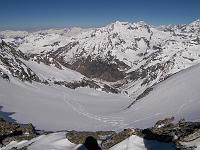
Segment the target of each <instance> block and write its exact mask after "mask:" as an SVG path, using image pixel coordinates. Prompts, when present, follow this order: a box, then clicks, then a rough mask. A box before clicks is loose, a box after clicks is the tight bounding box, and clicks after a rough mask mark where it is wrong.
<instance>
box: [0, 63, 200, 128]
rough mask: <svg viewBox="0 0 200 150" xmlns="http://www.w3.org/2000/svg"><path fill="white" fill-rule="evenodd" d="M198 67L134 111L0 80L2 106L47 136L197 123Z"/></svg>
mask: <svg viewBox="0 0 200 150" xmlns="http://www.w3.org/2000/svg"><path fill="white" fill-rule="evenodd" d="M199 76H200V66H199V65H197V66H195V67H192V68H189V69H187V70H185V71H182V72H180V73H178V74H176V75H174V76H172V77H171V78H169V79H167V80H166V81H164V82H162V83H160V84H158V85H157V86H155V87H154V90H153V91H152V92H150V94H149V95H147V96H146V97H144V98H143V99H141V100H139V101H138V102H137V103H136V104H134V105H133V106H132V107H131V108H129V109H125V108H126V107H127V106H128V105H129V104H130V103H131V102H132V101H131V100H130V99H129V98H128V97H126V96H123V95H115V94H108V93H105V92H101V91H96V90H94V89H90V88H79V89H76V90H71V89H68V88H64V87H60V86H46V85H42V84H37V83H33V84H30V83H22V82H21V81H18V80H15V79H12V80H11V82H10V83H9V82H6V81H3V80H2V79H1V80H0V85H1V86H0V105H2V106H3V111H8V112H9V111H11V112H16V113H15V114H13V115H12V117H13V118H14V119H16V120H17V121H18V122H21V123H28V122H31V123H33V124H34V125H35V126H36V127H37V128H38V129H45V130H63V129H65V130H72V129H74V130H122V129H124V128H128V127H140V128H143V127H150V126H152V125H153V124H154V123H155V122H156V121H157V120H159V119H163V118H165V117H171V116H175V117H176V119H177V120H178V119H180V118H185V119H186V120H190V121H199V120H200V118H199V116H200V109H199V107H200V100H199V97H200V92H199V91H200V78H199Z"/></svg>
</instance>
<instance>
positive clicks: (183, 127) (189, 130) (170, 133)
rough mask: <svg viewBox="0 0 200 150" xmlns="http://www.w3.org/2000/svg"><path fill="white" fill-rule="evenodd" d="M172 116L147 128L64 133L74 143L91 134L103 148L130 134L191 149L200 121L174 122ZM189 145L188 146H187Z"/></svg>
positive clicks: (199, 129) (81, 141)
mask: <svg viewBox="0 0 200 150" xmlns="http://www.w3.org/2000/svg"><path fill="white" fill-rule="evenodd" d="M173 121H174V118H173V117H172V118H166V119H164V120H160V121H158V122H157V123H156V124H155V126H154V127H152V128H147V129H124V130H123V131H121V132H118V133H117V132H114V131H104V132H103V131H101V132H100V131H98V132H76V131H70V132H68V133H67V134H66V137H67V139H68V140H69V141H71V142H72V143H75V144H81V143H83V142H84V140H85V138H86V137H87V136H93V137H95V138H96V139H97V140H99V141H100V143H101V147H102V148H103V149H109V148H111V147H113V146H115V145H116V144H118V143H120V142H122V141H124V140H126V139H128V138H129V137H131V136H132V135H136V136H139V137H141V138H143V139H144V140H153V141H159V142H162V143H170V144H172V145H174V146H175V147H176V149H178V150H192V149H195V148H196V146H195V145H190V144H188V143H190V142H191V141H194V140H197V139H199V138H200V122H186V121H184V120H181V121H179V122H178V123H174V122H173ZM187 145H190V146H187Z"/></svg>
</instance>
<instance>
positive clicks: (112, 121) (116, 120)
mask: <svg viewBox="0 0 200 150" xmlns="http://www.w3.org/2000/svg"><path fill="white" fill-rule="evenodd" d="M70 99H71V98H69V97H68V96H67V98H66V94H64V102H65V103H66V104H67V105H68V106H70V107H71V108H72V109H73V110H74V111H75V112H77V113H78V114H80V115H83V116H85V117H87V118H90V119H94V120H98V121H101V122H103V123H106V124H108V125H112V126H113V127H116V128H121V127H124V126H127V125H128V124H125V123H124V120H123V119H122V118H121V117H109V116H99V115H95V114H92V113H89V112H87V110H86V109H85V108H84V107H83V106H82V105H81V104H79V103H78V102H76V101H75V100H72V99H71V100H70Z"/></svg>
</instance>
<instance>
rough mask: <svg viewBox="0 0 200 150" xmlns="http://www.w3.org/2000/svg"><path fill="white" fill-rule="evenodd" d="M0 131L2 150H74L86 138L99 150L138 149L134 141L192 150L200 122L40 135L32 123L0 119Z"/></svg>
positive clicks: (168, 120)
mask: <svg viewBox="0 0 200 150" xmlns="http://www.w3.org/2000/svg"><path fill="white" fill-rule="evenodd" d="M0 129H1V130H0V142H1V145H0V146H1V147H3V146H4V147H3V148H2V150H8V149H13V148H14V149H29V147H30V149H38V148H41V149H43V148H45V149H48V148H50V147H54V149H57V147H58V149H67V150H68V149H69V150H75V149H76V147H77V146H79V145H80V144H83V143H84V141H85V139H86V138H87V137H88V136H93V137H94V138H96V139H97V141H98V143H99V144H100V146H101V148H102V149H111V150H113V149H114V150H115V149H116V150H117V149H123V148H125V147H126V148H127V147H128V145H131V146H130V147H129V148H128V149H131V148H137V146H138V143H137V142H139V141H140V150H143V149H148V147H149V148H150V149H157V148H162V149H163V148H164V149H170V150H175V149H177V150H194V149H198V148H199V142H198V141H199V140H200V122H186V121H185V120H180V121H179V122H178V123H176V122H175V121H174V117H172V118H166V119H164V120H159V121H158V122H157V123H156V124H155V125H154V126H153V127H152V128H147V129H134V128H132V129H124V130H123V131H121V132H115V131H97V132H86V131H65V132H64V131H62V132H55V133H45V132H43V133H42V134H41V135H39V134H38V133H37V132H36V131H35V129H34V127H33V126H32V124H28V125H20V124H17V123H11V122H6V121H5V120H3V119H1V120H0ZM44 133H45V134H44ZM53 140H55V141H53ZM44 142H45V143H44ZM125 143H126V144H127V143H129V144H127V145H126V144H125ZM141 144H142V145H141ZM142 147H144V148H142Z"/></svg>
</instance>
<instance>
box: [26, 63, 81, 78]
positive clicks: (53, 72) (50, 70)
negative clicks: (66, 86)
mask: <svg viewBox="0 0 200 150" xmlns="http://www.w3.org/2000/svg"><path fill="white" fill-rule="evenodd" d="M22 61H23V60H22ZM23 62H24V63H25V64H26V65H27V66H28V67H29V68H31V70H33V71H34V72H35V73H36V74H37V76H38V77H39V78H40V79H43V80H48V81H49V80H51V81H67V82H71V81H80V80H81V79H82V78H83V77H84V76H83V75H82V74H80V73H79V72H76V71H73V70H71V69H68V68H66V67H64V66H62V69H58V68H57V67H55V66H53V65H49V66H48V65H45V64H44V63H42V62H40V63H37V62H35V61H31V60H29V61H23Z"/></svg>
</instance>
